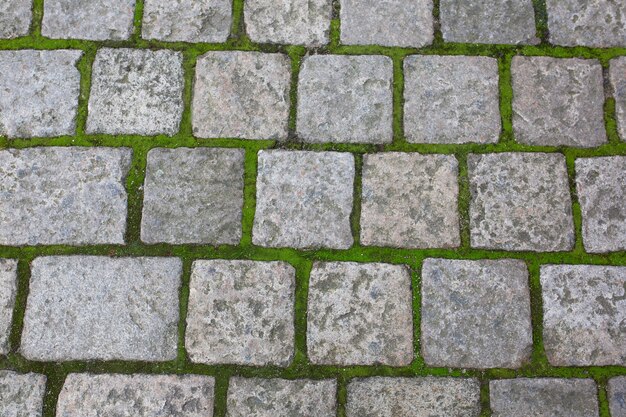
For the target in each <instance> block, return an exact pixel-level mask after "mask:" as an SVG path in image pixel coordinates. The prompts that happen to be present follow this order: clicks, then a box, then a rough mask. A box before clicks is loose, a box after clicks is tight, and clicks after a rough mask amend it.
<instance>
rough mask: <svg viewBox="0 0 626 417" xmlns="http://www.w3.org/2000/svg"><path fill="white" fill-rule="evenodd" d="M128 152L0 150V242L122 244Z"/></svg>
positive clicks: (48, 148) (103, 149) (112, 149)
mask: <svg viewBox="0 0 626 417" xmlns="http://www.w3.org/2000/svg"><path fill="white" fill-rule="evenodd" d="M131 153H132V150H131V149H128V148H99V147H90V148H78V147H37V148H28V149H8V150H4V151H0V223H1V224H2V227H1V228H0V244H2V245H11V246H21V245H63V244H65V245H96V244H105V243H124V233H125V231H126V201H127V197H126V189H125V188H124V182H125V177H126V174H127V173H128V170H129V168H130V159H131Z"/></svg>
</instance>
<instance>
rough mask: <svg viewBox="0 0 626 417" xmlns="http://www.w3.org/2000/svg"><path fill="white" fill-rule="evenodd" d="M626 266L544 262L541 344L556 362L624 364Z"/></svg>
mask: <svg viewBox="0 0 626 417" xmlns="http://www.w3.org/2000/svg"><path fill="white" fill-rule="evenodd" d="M625 288H626V267H618V266H600V265H544V266H542V267H541V291H542V296H543V344H544V347H545V350H546V355H547V356H548V361H550V363H551V364H552V365H554V366H603V365H621V366H624V365H626V329H624V323H625V322H626V297H625V295H626V294H625Z"/></svg>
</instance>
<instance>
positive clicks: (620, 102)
mask: <svg viewBox="0 0 626 417" xmlns="http://www.w3.org/2000/svg"><path fill="white" fill-rule="evenodd" d="M609 81H610V83H611V86H612V88H613V98H614V99H615V114H616V117H617V131H618V133H619V135H620V137H621V139H622V140H625V141H626V57H620V58H615V59H612V60H611V62H610V68H609Z"/></svg>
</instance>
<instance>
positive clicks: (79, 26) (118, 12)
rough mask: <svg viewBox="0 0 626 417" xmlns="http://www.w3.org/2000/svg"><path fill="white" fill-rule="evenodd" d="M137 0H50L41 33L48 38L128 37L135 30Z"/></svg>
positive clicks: (115, 38) (96, 38) (47, 1)
mask: <svg viewBox="0 0 626 417" xmlns="http://www.w3.org/2000/svg"><path fill="white" fill-rule="evenodd" d="M134 14H135V0H46V1H44V9H43V22H42V24H41V34H42V35H43V36H46V37H48V38H58V39H72V38H76V39H88V40H93V41H104V40H108V39H110V40H124V39H128V38H130V35H132V33H133V17H134Z"/></svg>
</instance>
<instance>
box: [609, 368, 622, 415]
mask: <svg viewBox="0 0 626 417" xmlns="http://www.w3.org/2000/svg"><path fill="white" fill-rule="evenodd" d="M607 391H608V397H609V407H610V409H611V417H626V377H624V376H618V377H615V378H611V379H609V383H608V385H607Z"/></svg>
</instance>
